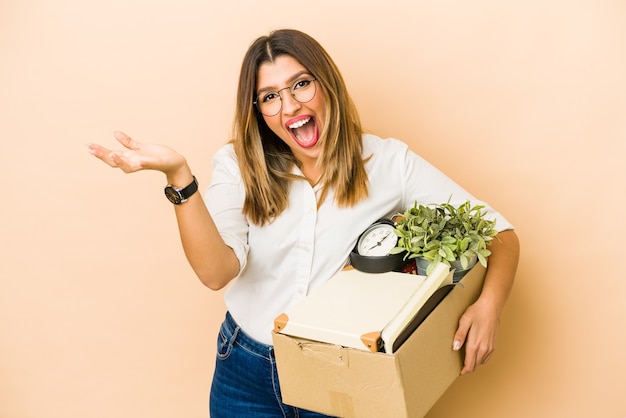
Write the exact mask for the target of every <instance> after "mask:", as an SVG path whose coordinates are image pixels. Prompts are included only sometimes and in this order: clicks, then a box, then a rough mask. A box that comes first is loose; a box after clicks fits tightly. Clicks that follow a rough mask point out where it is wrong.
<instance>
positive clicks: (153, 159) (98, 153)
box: [87, 131, 188, 178]
mask: <svg viewBox="0 0 626 418" xmlns="http://www.w3.org/2000/svg"><path fill="white" fill-rule="evenodd" d="M114 136H115V139H117V140H118V141H119V143H120V144H122V145H123V146H124V149H121V150H110V149H107V148H105V147H103V146H101V145H98V144H89V145H87V148H88V149H89V153H90V154H92V155H93V156H95V157H97V158H99V159H100V160H102V161H104V162H105V163H106V164H108V165H109V166H111V167H114V168H119V169H121V170H122V171H124V172H125V173H134V172H136V171H139V170H158V171H161V172H163V173H165V174H166V175H167V176H168V178H169V177H175V176H176V174H177V173H178V172H180V171H187V170H188V168H187V167H186V166H187V161H186V160H185V158H184V157H183V156H182V155H180V154H179V153H177V152H176V151H174V150H173V149H171V148H169V147H166V146H164V145H156V144H144V143H141V142H138V141H135V140H133V139H132V138H131V137H129V136H128V135H126V134H125V133H123V132H119V131H117V132H115V133H114ZM186 168H187V170H185V169H186Z"/></svg>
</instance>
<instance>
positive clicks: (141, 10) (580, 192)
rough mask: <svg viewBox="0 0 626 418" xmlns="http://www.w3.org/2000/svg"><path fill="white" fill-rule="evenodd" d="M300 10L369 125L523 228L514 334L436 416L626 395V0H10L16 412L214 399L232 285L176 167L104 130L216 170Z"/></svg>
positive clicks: (1, 114) (0, 61)
mask: <svg viewBox="0 0 626 418" xmlns="http://www.w3.org/2000/svg"><path fill="white" fill-rule="evenodd" d="M281 27H293V28H296V29H300V30H303V31H305V32H308V33H309V34H311V35H312V36H313V37H315V38H316V39H318V40H319V41H320V42H321V44H322V45H323V46H324V47H325V48H326V49H327V50H328V51H329V53H330V54H331V56H333V57H334V59H335V60H336V62H337V64H338V65H339V67H340V69H341V70H342V72H343V75H344V76H345V79H346V82H347V84H348V87H349V89H350V91H351V92H352V94H353V97H354V99H355V101H356V103H357V105H358V107H359V109H360V112H361V116H362V119H363V122H364V125H365V128H366V129H367V130H368V131H371V132H374V133H376V134H378V135H380V136H385V137H397V138H400V139H403V140H405V141H407V142H408V143H409V144H410V145H411V147H412V148H413V149H414V150H416V151H417V152H418V153H420V154H422V155H423V156H424V157H426V158H427V159H429V160H430V161H431V162H432V163H434V164H435V165H437V166H438V167H439V168H441V169H442V170H443V171H445V172H446V173H448V174H449V175H450V176H451V177H452V178H454V179H455V180H456V181H458V182H459V183H461V184H462V185H463V186H464V187H466V188H467V189H469V190H470V191H471V192H472V193H474V194H475V195H476V196H479V197H480V198H482V199H484V200H486V201H488V202H490V203H491V204H492V205H493V206H494V207H495V208H496V209H497V210H499V211H501V212H502V213H503V214H505V216H506V217H507V218H509V219H510V221H511V222H513V223H514V224H515V226H516V228H517V232H518V234H519V237H520V239H521V243H522V254H521V261H520V266H519V271H518V275H517V281H516V285H515V288H514V290H513V293H512V295H511V298H510V300H509V303H508V305H507V307H506V309H505V312H504V314H503V317H502V327H501V330H500V334H499V345H498V348H497V351H496V353H495V355H494V356H493V358H492V360H491V361H490V362H489V363H488V364H487V365H486V366H483V367H481V368H480V369H479V370H478V371H477V372H476V373H474V374H471V375H467V376H463V377H461V378H459V379H458V380H457V381H456V382H455V383H454V384H453V385H452V386H451V387H450V389H449V390H448V391H447V392H446V394H445V395H444V396H443V397H442V398H441V400H440V401H439V402H438V403H437V405H435V407H434V408H433V409H432V410H431V412H430V413H429V415H428V417H429V418H435V417H446V418H447V417H459V416H464V417H481V418H488V417H493V418H500V417H508V418H511V417H513V418H515V417H524V418H526V417H550V418H552V417H568V418H572V417H617V418H621V417H624V416H626V401H625V400H624V376H626V361H625V360H624V354H623V352H624V349H625V347H626V324H625V322H626V320H625V318H626V304H625V303H624V298H625V297H626V285H625V284H624V282H625V277H624V271H625V268H624V265H622V264H621V262H622V261H624V260H625V259H626V257H625V255H624V252H623V251H622V246H623V245H624V244H623V242H624V235H625V234H626V221H625V219H626V217H625V216H624V207H625V205H626V199H625V197H626V191H625V190H626V187H625V186H626V184H625V183H626V163H625V162H624V157H625V156H626V145H625V144H626V3H624V2H623V1H621V0H614V1H610V0H582V1H577V2H570V1H565V0H548V1H544V0H541V1H539V0H531V1H508V2H503V1H495V0H478V1H473V2H466V1H460V0H448V1H422V0H418V1H409V0H406V1H387V2H380V1H363V0H358V1H357V0H347V1H341V2H338V1H327V0H321V1H317V2H313V3H301V2H300V3H298V2H296V3H294V2H287V1H282V0H281V1H274V2H245V3H244V2H236V1H230V2H227V1H199V0H195V1H194V0H177V1H173V0H170V1H165V0H161V1H147V0H108V1H91V2H86V1H81V0H56V1H42V0H19V1H18V0H0V137H1V140H2V147H1V149H0V169H1V170H2V176H0V187H1V190H2V195H3V199H2V208H1V209H0V213H1V216H0V234H2V235H1V244H0V245H1V248H0V417H2V418H44V417H46V418H48V417H59V418H85V417H90V418H100V417H102V418H105V417H106V418H109V417H117V418H135V417H152V418H161V417H162V418H173V417H176V418H178V417H187V418H201V417H206V416H207V399H208V391H209V387H210V379H211V374H212V371H213V363H214V355H215V343H214V341H215V337H216V332H217V330H218V326H219V323H220V322H221V320H222V318H223V314H224V309H225V308H224V304H223V302H222V296H223V295H222V293H221V292H216V293H215V292H211V291H210V290H208V289H207V288H205V287H203V286H202V285H201V283H200V282H199V281H198V280H197V278H196V277H195V276H194V274H193V272H192V271H191V269H190V267H189V266H188V265H187V262H186V261H185V258H184V255H183V252H182V249H181V246H180V243H179V238H178V232H177V229H176V224H175V219H174V213H173V209H172V207H171V204H170V203H168V202H167V201H166V199H165V197H164V196H163V192H162V190H163V189H162V188H163V186H164V185H165V178H164V176H163V175H161V174H160V173H154V172H142V173H138V174H134V175H125V174H123V173H122V172H120V171H116V170H112V169H110V168H108V167H106V166H105V165H104V164H102V163H100V162H99V161H97V160H96V159H94V158H93V157H92V156H90V155H89V154H88V153H87V149H86V147H85V144H86V143H89V142H98V143H101V144H103V145H108V146H114V145H115V142H114V139H113V136H112V133H113V131H114V130H122V131H125V132H126V133H128V134H129V135H131V136H133V137H135V138H136V139H138V140H140V141H150V142H158V143H164V144H168V145H170V146H172V147H174V148H175V149H177V150H179V151H180V152H182V153H183V154H184V155H186V156H187V157H188V160H189V162H190V164H191V166H192V168H193V170H194V173H195V174H196V176H197V177H198V179H199V181H200V183H201V188H202V189H204V187H206V185H207V184H208V183H209V181H210V174H211V156H212V155H213V153H214V152H215V151H216V149H217V148H218V147H220V146H221V145H222V144H224V143H225V142H226V141H227V140H228V139H229V135H230V127H231V123H232V115H233V110H234V98H235V90H236V82H237V76H238V71H239V67H240V65H241V60H242V57H243V54H244V53H245V51H246V49H247V47H248V45H249V44H250V42H251V41H252V40H253V39H254V38H256V37H257V36H259V35H262V34H266V33H267V32H268V31H270V30H271V29H275V28H281ZM450 337H451V338H452V336H450Z"/></svg>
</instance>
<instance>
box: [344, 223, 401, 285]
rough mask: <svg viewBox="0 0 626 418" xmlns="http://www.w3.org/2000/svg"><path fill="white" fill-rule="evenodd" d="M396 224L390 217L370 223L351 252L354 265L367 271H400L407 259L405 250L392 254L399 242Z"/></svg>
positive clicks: (351, 260)
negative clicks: (395, 230) (405, 258)
mask: <svg viewBox="0 0 626 418" xmlns="http://www.w3.org/2000/svg"><path fill="white" fill-rule="evenodd" d="M394 229H395V225H394V223H393V221H391V220H389V219H379V220H378V221H376V222H374V223H373V224H372V225H370V226H369V227H368V228H367V229H366V230H365V231H364V232H363V233H362V234H361V235H360V236H359V239H358V240H357V243H356V245H355V246H354V249H353V250H352V252H351V253H350V263H351V264H352V266H353V267H354V268H355V269H357V270H361V271H363V272H366V273H384V272H387V271H399V270H400V269H402V267H404V265H405V264H406V263H407V261H405V260H404V255H405V254H404V252H401V253H398V254H390V252H391V250H392V248H394V247H395V246H396V243H397V242H398V236H397V235H396V234H395V232H394Z"/></svg>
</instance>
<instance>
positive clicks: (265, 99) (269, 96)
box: [261, 92, 278, 103]
mask: <svg viewBox="0 0 626 418" xmlns="http://www.w3.org/2000/svg"><path fill="white" fill-rule="evenodd" d="M277 98H278V93H276V92H271V93H267V94H266V95H264V96H261V102H263V103H267V102H271V101H272V100H276V99H277Z"/></svg>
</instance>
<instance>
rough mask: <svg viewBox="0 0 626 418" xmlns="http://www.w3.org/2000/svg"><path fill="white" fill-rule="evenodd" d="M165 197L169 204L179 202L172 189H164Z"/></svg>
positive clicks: (178, 195)
mask: <svg viewBox="0 0 626 418" xmlns="http://www.w3.org/2000/svg"><path fill="white" fill-rule="evenodd" d="M165 196H167V198H168V199H169V201H170V202H172V203H175V204H178V203H180V202H181V198H180V194H179V193H178V192H176V190H174V188H173V187H166V188H165Z"/></svg>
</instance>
